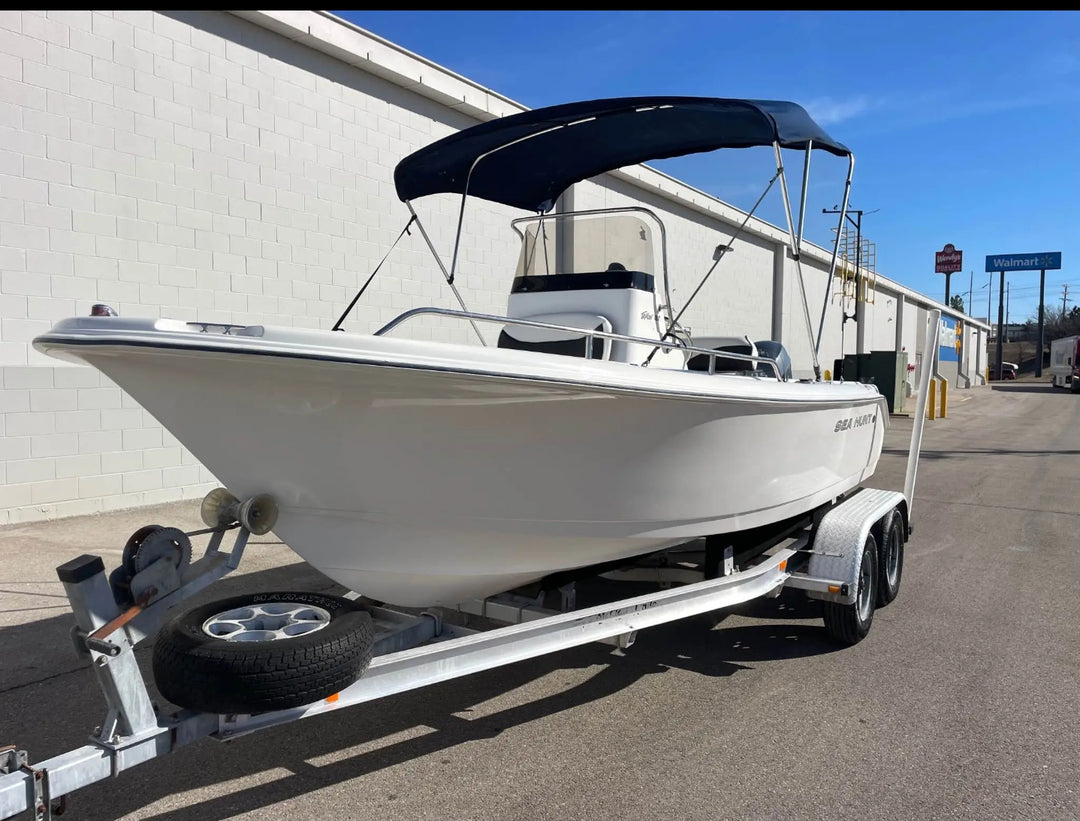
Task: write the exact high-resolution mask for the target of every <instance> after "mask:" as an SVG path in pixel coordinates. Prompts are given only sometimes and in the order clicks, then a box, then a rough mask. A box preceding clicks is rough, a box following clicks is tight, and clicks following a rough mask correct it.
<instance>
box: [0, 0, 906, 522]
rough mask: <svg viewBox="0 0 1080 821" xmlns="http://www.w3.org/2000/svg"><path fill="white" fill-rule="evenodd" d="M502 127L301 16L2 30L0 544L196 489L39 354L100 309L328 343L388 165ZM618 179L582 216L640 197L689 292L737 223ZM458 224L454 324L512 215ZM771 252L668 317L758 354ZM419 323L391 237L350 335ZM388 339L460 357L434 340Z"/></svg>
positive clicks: (795, 333) (338, 30)
mask: <svg viewBox="0 0 1080 821" xmlns="http://www.w3.org/2000/svg"><path fill="white" fill-rule="evenodd" d="M518 110H521V107H520V106H517V105H515V104H514V103H512V102H511V101H509V100H507V99H505V98H503V97H500V96H499V95H497V94H496V93H494V92H492V91H489V90H487V89H483V88H481V87H479V86H477V85H475V84H473V83H471V82H469V81H468V80H467V79H465V78H461V77H459V76H457V75H454V74H452V73H450V72H447V71H445V70H443V69H441V68H439V67H438V66H435V65H434V64H431V63H429V62H428V61H426V60H424V59H423V58H422V57H418V56H416V55H412V54H410V53H408V52H405V51H403V50H401V49H399V48H397V47H395V46H393V45H392V44H389V43H386V42H385V41H382V40H380V39H379V38H377V37H372V36H370V35H368V34H366V33H365V32H363V31H361V30H358V29H356V28H355V27H352V26H350V25H348V24H346V23H343V22H342V21H338V20H336V19H335V18H332V17H330V16H328V15H324V14H322V13H318V12H311V11H299V12H236V13H227V12H188V13H180V12H178V13H168V14H166V13H159V12H152V11H132V12H124V11H4V12H0V524H8V523H15V522H23V521H30V520H37V519H45V518H52V517H59V516H67V515H74V514H82V513H92V512H97V511H106V510H112V509H117V508H123V507H134V506H139V505H144V504H151V503H157V502H165V501H172V500H177V499H197V498H200V497H201V496H202V495H203V494H204V493H205V492H206V491H207V490H209V489H210V488H212V487H214V486H216V484H217V483H216V481H215V480H214V477H213V476H211V475H210V474H209V473H208V472H207V471H206V470H205V468H203V467H202V466H201V465H200V464H198V463H197V462H196V461H195V460H194V459H193V458H192V457H191V455H190V454H189V453H188V452H187V451H186V450H185V449H184V448H182V447H181V446H180V445H179V444H178V443H177V442H176V440H175V439H174V438H173V437H172V436H170V435H169V434H168V433H167V432H165V431H164V430H163V429H162V428H161V427H160V426H159V425H158V424H157V423H156V422H155V421H154V419H152V418H151V417H150V416H149V415H148V414H147V413H146V412H144V411H143V410H142V409H141V408H140V407H139V406H137V405H135V404H134V403H133V402H132V401H131V400H130V399H129V398H128V397H127V396H126V395H125V394H123V393H122V392H121V391H120V390H119V389H118V388H117V387H116V386H115V385H113V384H111V383H110V382H109V381H108V380H106V379H104V378H103V377H100V376H99V375H98V374H97V373H96V372H95V371H92V370H90V369H88V368H85V367H80V366H74V365H67V364H65V363H61V362H58V361H57V360H54V359H51V358H48V357H45V356H43V355H40V354H38V353H37V352H36V351H34V350H33V348H32V346H31V344H30V343H31V341H32V339H33V337H34V336H35V335H37V334H38V333H41V332H43V331H45V330H47V329H48V328H49V327H51V325H52V324H53V323H54V322H55V321H56V320H59V319H61V318H63V317H67V316H72V315H85V314H87V313H89V311H90V308H91V306H92V305H93V304H94V303H97V302H104V303H107V304H109V305H112V306H113V307H114V308H116V309H117V310H118V311H119V312H120V313H121V314H122V315H133V316H134V315H139V316H161V317H168V318H177V319H195V318H198V319H201V320H208V321H215V322H233V323H251V322H258V323H264V324H284V325H300V326H309V327H323V328H329V327H331V325H332V324H333V322H334V320H335V319H336V318H337V316H338V314H339V313H340V312H341V311H342V310H343V309H344V306H346V305H347V303H348V301H349V300H350V299H351V297H352V295H353V294H354V293H355V292H356V290H357V288H358V287H359V286H360V285H361V284H362V283H363V282H364V281H365V280H366V279H367V277H368V275H369V274H370V272H371V271H372V270H373V268H374V266H375V265H376V264H378V263H379V261H380V260H381V259H382V258H383V255H384V254H385V253H386V251H387V249H388V248H389V247H390V244H391V243H392V242H393V241H394V239H395V238H396V237H397V236H398V234H399V232H400V231H401V229H402V228H403V227H404V225H405V221H406V217H407V212H406V210H405V209H404V207H403V206H402V205H401V204H400V203H399V202H398V201H397V198H396V195H395V193H394V188H393V181H392V180H393V177H392V174H393V168H394V166H395V165H396V163H397V162H398V160H400V159H401V158H402V157H403V156H405V155H406V154H408V153H409V152H411V151H413V150H415V149H417V148H419V147H421V146H423V145H426V144H427V143H429V142H431V141H433V140H435V139H437V138H438V137H441V136H443V135H444V134H447V133H451V132H452V131H454V130H457V129H460V128H463V127H465V126H468V125H470V124H472V123H474V122H477V121H480V120H485V119H490V118H492V117H495V116H502V115H505V114H510V113H514V112H515V111H518ZM616 177H617V179H616V178H612V179H611V180H609V181H608V183H607V184H605V185H603V186H598V185H595V184H592V183H589V184H583V185H581V186H578V187H579V188H580V189H582V194H581V195H580V197H579V207H585V204H586V202H587V201H589V200H590V198H591V199H594V200H596V199H598V200H600V201H601V202H603V201H605V200H608V199H611V198H612V197H614V198H615V199H618V200H619V201H620V202H625V201H633V199H634V196H635V192H636V196H638V197H641V198H647V199H648V201H649V204H650V205H653V206H654V207H661V208H665V210H668V211H670V212H671V213H672V215H674V216H676V219H674V220H673V226H674V227H673V229H672V236H671V238H670V239H671V252H672V254H673V256H676V257H677V256H678V255H679V254H680V252H689V253H690V254H691V255H692V257H693V258H694V259H697V260H698V262H699V263H700V264H699V265H698V266H697V268H695V269H694V270H695V271H696V270H701V271H703V270H704V268H705V267H707V266H706V262H707V260H708V257H709V255H710V254H711V249H712V248H713V247H715V244H716V241H715V237H716V229H717V228H718V227H722V226H724V225H727V224H730V223H731V222H732V221H735V222H738V221H741V218H742V215H741V214H740V213H739V212H737V211H735V210H734V209H732V208H730V207H728V206H725V205H723V204H722V203H719V202H717V201H716V200H713V199H711V198H709V197H707V196H706V195H703V194H701V193H700V192H696V191H693V190H692V189H690V188H688V187H686V186H684V185H682V184H681V183H679V182H678V181H675V180H672V179H671V178H669V177H666V176H665V175H662V174H659V173H658V172H655V171H652V170H651V169H647V168H637V169H629V170H627V171H625V172H620V173H619V174H618V175H616ZM593 191H596V192H598V193H596V194H594V193H591V192H593ZM604 192H606V193H604ZM430 199H431V200H432V202H426V201H421V202H420V203H417V208H418V210H419V211H420V212H421V214H422V216H423V217H424V218H425V220H431V222H428V223H427V224H428V225H429V227H430V228H432V234H433V240H434V241H435V242H436V244H437V245H438V246H439V248H440V249H449V247H450V243H451V240H452V237H453V230H454V224H455V218H456V213H457V205H458V203H457V200H456V199H455V198H430ZM598 204H600V203H598ZM469 213H470V221H469V223H468V229H469V230H468V232H467V233H466V235H465V237H464V238H463V247H462V251H461V263H460V264H461V269H462V272H463V276H462V278H461V279H459V280H458V286H459V288H460V289H461V291H462V294H463V296H464V297H465V299H466V302H467V304H468V306H469V307H470V308H471V309H473V310H477V311H483V312H489V313H491V312H493V313H500V312H501V311H502V309H503V308H504V307H505V300H506V295H507V291H508V288H509V282H510V276H511V273H512V270H513V264H514V261H515V259H516V253H517V246H516V243H514V241H513V240H514V236H513V234H512V233H511V232H510V230H509V228H508V222H509V220H510V219H511V218H512V217H513V216H520V214H517V213H512V212H510V211H509V210H507V209H502V208H498V207H495V206H484V205H479V206H476V207H472V206H471V207H470V212H469ZM689 217H693V219H690V218H689ZM703 220H705V221H709V220H711V221H712V223H713V227H712V228H711V229H710V230H708V231H706V230H705V228H703V227H702V221H703ZM782 236H783V235H782V234H781V232H779V231H778V230H777V229H774V228H772V227H771V226H767V225H764V224H762V223H754V224H753V226H752V231H751V236H749V237H748V238H747V240H746V241H745V242H744V243H743V245H744V246H745V248H741V249H740V251H739V253H737V254H736V255H735V256H734V257H732V258H731V259H730V260H729V262H730V263H731V265H730V267H729V269H728V270H727V271H726V272H725V274H724V277H725V281H726V282H727V283H728V285H729V287H728V288H727V289H726V290H722V291H720V292H719V293H718V294H716V295H713V296H710V297H707V298H703V299H702V301H701V303H700V305H698V306H696V307H695V309H694V311H693V313H688V316H687V322H688V324H690V325H692V326H693V327H694V330H695V331H697V332H702V333H724V332H731V330H732V328H731V327H730V324H731V322H732V321H735V320H737V321H738V322H739V323H740V328H742V330H741V331H740V332H746V333H750V334H751V335H753V336H758V337H762V338H763V337H766V336H769V333H770V330H771V327H770V323H771V315H772V313H771V312H772V307H771V303H772V259H773V252H772V249H773V248H774V247H775V245H776V244H777V243H778V242H781V241H782ZM446 258H447V259H448V254H447V255H446ZM805 265H806V267H807V270H809V271H811V272H812V273H811V276H810V277H809V279H808V286H809V287H810V288H811V293H810V297H811V306H812V307H815V306H817V305H818V304H819V302H820V299H821V295H822V294H823V293H824V291H823V287H824V285H825V277H824V275H823V274H822V273H821V271H823V270H826V269H827V259H826V258H824V257H823V255H821V254H820V253H816V252H815V251H813V250H811V252H810V253H809V254H808V258H807V261H806V263H805ZM791 267H792V266H791V263H790V261H789V262H788V268H791ZM882 282H883V280H880V279H879V284H880V283H882ZM683 287H686V290H684V291H683V293H684V294H685V295H689V290H690V289H691V288H692V286H689V287H687V286H683ZM784 287H785V290H786V294H785V300H784V306H785V308H784V319H783V324H784V341H785V342H787V343H788V344H791V346H792V348H793V358H795V360H796V366H797V368H799V369H801V370H803V371H805V370H806V368H807V367H808V360H807V358H806V355H807V350H806V348H805V347H802V348H800V344H802V343H800V342H798V341H796V340H801V339H803V338H804V337H805V333H804V331H803V321H802V319H801V316H800V315H799V314H798V313H796V312H795V311H796V308H795V306H796V305H798V304H799V303H797V302H793V301H792V299H793V294H794V295H795V296H796V297H797V292H795V291H792V288H793V287H794V285H793V278H792V276H791V275H788V276H787V277H786V280H785V286H784ZM896 287H899V286H896ZM901 290H902V289H901ZM906 293H908V295H909V302H911V301H912V300H914V299H918V297H917V295H914V294H911V293H910V292H906ZM676 303H677V304H678V300H676ZM427 304H436V305H446V306H452V305H453V303H452V301H451V299H450V292H449V290H448V288H447V287H446V285H445V283H444V282H443V279H442V277H441V275H440V274H439V273H438V271H437V269H436V268H435V267H434V266H433V265H431V264H430V262H429V257H428V255H427V252H426V250H425V248H424V247H423V246H422V245H421V243H420V241H419V238H418V237H417V236H416V232H413V236H412V237H409V238H406V239H405V240H404V241H403V247H402V248H401V249H399V251H397V252H395V254H394V255H393V256H392V257H391V258H390V260H389V261H388V262H387V263H386V264H385V265H384V267H383V268H382V269H381V270H380V272H379V274H378V276H377V278H376V279H375V281H374V282H373V283H372V286H371V287H370V288H369V290H368V292H367V293H366V294H365V296H364V299H363V300H362V302H361V304H360V305H359V306H358V307H357V309H356V310H355V311H354V312H353V314H352V316H351V317H350V320H349V322H348V323H347V326H346V327H348V328H350V329H356V330H363V331H369V330H373V329H374V328H377V327H379V326H381V325H382V324H383V323H385V322H386V321H388V320H389V319H391V318H392V317H394V316H396V315H397V314H399V313H400V312H401V311H403V310H406V309H408V308H413V307H417V306H420V305H427ZM797 310H798V311H801V307H798V309H797ZM909 311H912V312H913V311H914V306H913V305H909ZM832 324H833V325H835V323H832ZM405 332H406V333H409V334H411V335H414V336H420V337H428V338H439V339H453V340H456V341H465V340H466V339H467V338H468V335H467V332H466V330H465V329H464V328H462V327H460V326H459V325H457V324H453V323H450V322H448V321H446V320H427V321H426V322H420V323H416V324H413V325H411V326H409V328H408V330H407V331H405ZM830 347H831V349H832V352H831V353H829V354H828V356H824V355H823V357H822V362H823V366H825V365H826V363H830V362H831V360H832V357H834V356H835V351H838V350H839V347H838V340H834V339H832V338H831V337H830V336H828V335H827V336H826V343H825V350H829V349H830ZM849 348H850V346H849ZM909 349H911V350H913V349H914V341H912V343H911V344H910V345H909Z"/></svg>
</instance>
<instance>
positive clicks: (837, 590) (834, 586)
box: [829, 584, 843, 593]
mask: <svg viewBox="0 0 1080 821" xmlns="http://www.w3.org/2000/svg"><path fill="white" fill-rule="evenodd" d="M829 592H830V593H842V592H843V588H842V587H841V586H840V585H838V584H830V585H829Z"/></svg>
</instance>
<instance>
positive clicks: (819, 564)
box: [806, 488, 910, 604]
mask: <svg viewBox="0 0 1080 821" xmlns="http://www.w3.org/2000/svg"><path fill="white" fill-rule="evenodd" d="M907 509H908V505H907V499H906V498H905V497H904V494H903V493H899V492H897V491H894V490H877V489H875V488H864V489H863V490H860V491H859V492H858V493H856V494H855V495H854V496H852V497H851V498H849V499H846V500H845V501H843V502H841V503H840V504H838V505H837V506H836V507H834V508H833V509H832V510H830V511H829V512H828V513H826V514H825V516H824V517H823V518H822V520H821V523H820V524H819V525H818V526H817V528H816V529H815V531H814V536H813V540H812V543H811V545H810V551H811V553H810V565H809V567H808V568H807V572H808V573H809V574H810V575H811V576H815V577H818V578H824V579H834V580H836V581H838V582H840V583H841V584H843V585H845V590H846V592H843V593H827V592H824V591H821V590H807V592H806V594H807V595H808V596H810V597H811V598H814V599H821V600H822V601H831V602H837V603H838V604H853V603H854V602H855V597H856V594H857V591H858V581H859V567H860V565H861V564H862V554H863V547H864V545H865V544H866V537H867V536H868V535H869V534H870V533H871V532H872V530H874V529H876V531H875V538H876V539H877V542H878V543H879V544H880V543H881V538H880V535H881V528H882V521H883V519H884V518H885V517H886V516H887V515H888V514H890V513H891V512H893V511H896V512H897V514H898V515H900V516H901V517H903V520H904V530H905V533H907V532H910V531H909V524H908V515H907Z"/></svg>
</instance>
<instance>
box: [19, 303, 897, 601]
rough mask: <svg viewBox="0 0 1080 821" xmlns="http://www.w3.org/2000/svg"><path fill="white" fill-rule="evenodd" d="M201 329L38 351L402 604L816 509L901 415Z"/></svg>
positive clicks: (593, 368) (761, 385)
mask: <svg viewBox="0 0 1080 821" xmlns="http://www.w3.org/2000/svg"><path fill="white" fill-rule="evenodd" d="M199 327H200V326H197V325H188V324H187V323H178V322H169V321H162V320H158V321H154V320H144V321H143V320H120V319H118V318H106V319H76V320H68V321H66V322H64V323H61V324H60V325H58V326H57V327H56V328H55V329H54V330H53V331H52V332H50V333H49V334H46V335H45V336H43V337H40V338H39V339H38V340H36V341H35V344H36V346H37V347H38V348H39V349H40V350H44V351H46V352H48V353H50V354H52V355H56V356H62V357H65V358H74V359H77V360H81V361H85V362H87V363H89V364H91V365H93V366H94V367H96V368H98V369H99V370H100V371H102V372H103V373H104V374H106V375H107V376H108V377H109V378H110V379H112V380H113V381H114V382H116V384H118V385H119V386H120V387H121V388H123V389H124V390H125V391H126V392H127V393H129V394H130V395H131V396H132V397H133V398H134V399H135V400H136V401H137V402H138V403H139V404H140V405H142V406H143V407H145V408H146V409H147V410H148V411H149V412H150V413H151V414H153V415H154V416H155V417H156V418H157V419H158V420H159V421H160V422H161V423H162V425H163V426H164V427H165V428H166V429H167V430H169V431H170V432H171V433H172V434H173V435H174V436H175V437H176V438H177V439H178V440H179V441H180V442H181V443H182V444H183V445H184V446H185V447H187V448H188V449H189V450H190V451H191V452H192V454H193V455H194V456H195V457H196V458H197V459H199V460H200V461H201V462H202V463H203V464H204V465H205V466H206V467H207V468H208V469H209V470H210V471H211V472H212V473H213V474H214V475H215V476H216V477H217V478H218V479H219V480H220V481H221V482H222V484H223V485H225V486H226V487H227V488H228V489H229V490H230V491H231V492H232V493H233V494H235V495H236V496H238V497H240V498H244V497H246V496H251V495H255V494H258V493H269V494H270V495H271V496H273V498H274V499H275V501H276V502H277V504H278V507H279V517H278V520H277V523H276V525H275V528H274V532H275V533H276V534H277V535H278V536H279V537H280V538H281V539H282V540H283V541H284V542H285V543H286V544H288V545H289V546H290V547H291V548H292V549H293V550H294V551H295V552H296V553H297V554H299V555H300V556H301V557H302V558H304V559H305V560H306V561H307V562H309V563H310V564H311V565H312V566H313V567H315V568H316V569H318V570H319V571H321V572H323V573H324V574H326V575H327V576H329V577H330V578H332V579H333V580H335V581H337V582H339V583H340V584H342V585H344V586H346V587H348V588H349V589H351V590H355V591H358V592H360V593H363V594H364V595H367V596H370V597H372V598H374V599H378V600H381V601H385V602H391V603H394V604H398V605H406V606H425V605H436V604H446V605H451V604H455V603H457V602H460V601H464V600H466V599H468V598H473V597H483V596H487V595H491V594H493V593H497V592H500V591H503V590H508V589H511V588H513V587H516V586H519V585H522V584H525V583H527V582H530V581H534V580H536V579H539V578H541V577H543V576H545V575H547V574H550V573H553V572H556V571H561V570H567V569H572V568H576V567H582V566H587V565H592V564H597V563H600V562H606V561H611V560H616V559H622V558H628V557H631V556H635V555H639V554H642V553H646V552H649V551H651V550H655V549H659V548H662V547H666V546H670V545H674V544H680V543H683V542H686V541H690V540H692V539H694V538H697V537H700V536H704V535H709V534H716V533H724V532H731V531H738V530H744V529H747V528H751V527H757V526H760V525H764V524H768V523H771V522H776V521H779V520H782V519H785V518H787V517H789V516H794V515H797V514H799V513H803V512H806V511H808V510H811V509H813V508H814V507H816V506H818V505H820V504H823V503H826V502H828V501H830V500H831V499H833V498H835V497H837V496H838V495H840V494H842V493H844V492H845V491H847V490H850V489H851V488H853V487H855V486H856V485H858V484H859V483H860V482H862V481H863V480H865V479H866V478H867V477H868V476H870V475H871V474H872V473H873V471H874V469H875V467H876V464H877V461H878V456H879V454H880V452H881V446H882V438H883V435H884V429H885V426H886V424H887V420H888V414H887V409H886V407H885V402H884V400H883V399H882V397H881V396H880V395H879V394H878V393H877V391H876V389H874V388H872V387H869V386H866V385H861V384H857V383H820V382H818V383H799V382H779V381H778V380H774V379H765V378H758V377H752V376H734V375H709V374H706V373H691V372H686V371H676V370H664V369H663V368H656V367H651V368H639V367H635V366H630V365H625V364H621V363H612V362H587V361H585V360H574V359H570V358H567V357H560V356H550V355H543V354H534V353H527V352H520V351H506V350H499V349H492V348H479V347H473V346H458V345H447V344H441V343H430V342H428V343H424V342H415V341H410V340H398V339H390V338H386V337H372V336H355V335H348V334H342V333H330V332H319V331H298V330H295V329H270V328H267V329H263V328H255V329H252V330H251V331H245V332H243V333H242V334H241V335H240V336H235V335H233V334H228V335H226V334H221V333H200V332H199V330H198V329H199ZM248 333H250V334H251V335H250V336H249V335H245V334H248ZM662 359H663V358H662V357H660V358H658V360H662Z"/></svg>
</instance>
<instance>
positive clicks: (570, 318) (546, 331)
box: [498, 313, 611, 359]
mask: <svg viewBox="0 0 1080 821" xmlns="http://www.w3.org/2000/svg"><path fill="white" fill-rule="evenodd" d="M515 318H516V319H527V320H530V321H532V322H545V323H548V324H550V325H560V326H563V327H562V328H537V327H534V326H531V325H515V324H513V323H507V325H506V327H505V328H503V330H502V332H500V333H499V342H498V346H499V347H500V348H508V349H511V350H517V351H537V352H540V353H553V354H560V355H562V356H577V357H582V358H584V357H585V355H586V351H587V350H588V340H589V337H588V334H587V333H583V331H584V332H587V331H603V332H605V333H611V322H610V320H608V319H607V317H603V316H600V315H599V314H586V313H558V314H535V315H533V316H522V317H515ZM610 355H611V340H610V339H606V338H598V337H594V338H593V342H592V358H593V359H607V358H609V356H610Z"/></svg>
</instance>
